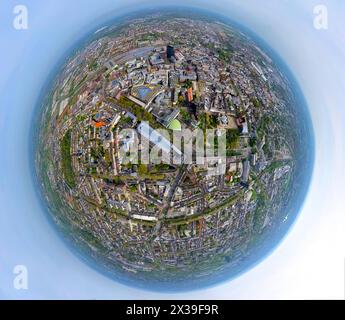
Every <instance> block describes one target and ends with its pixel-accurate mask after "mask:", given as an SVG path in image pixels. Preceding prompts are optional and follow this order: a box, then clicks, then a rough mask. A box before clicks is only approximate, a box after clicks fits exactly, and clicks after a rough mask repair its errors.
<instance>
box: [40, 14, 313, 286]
mask: <svg viewBox="0 0 345 320" xmlns="http://www.w3.org/2000/svg"><path fill="white" fill-rule="evenodd" d="M299 107H300V106H299V105H298V99H297V98H296V96H295V95H294V92H293V88H292V85H291V83H290V82H289V80H288V79H287V77H286V76H285V74H284V72H283V71H282V70H280V68H279V66H278V65H277V64H276V63H275V61H274V59H272V57H270V55H269V54H268V53H266V52H265V51H264V50H263V49H262V47H260V46H259V45H258V44H257V43H256V42H255V40H253V39H251V37H250V36H248V35H246V34H245V33H243V32H242V31H241V30H238V29H237V28H235V27H233V26H231V25H229V24H227V23H224V22H223V21H220V20H217V19H214V18H209V17H205V16H200V17H199V16H197V15H195V16H189V15H186V16H183V15H181V14H174V13H171V12H170V13H149V14H147V15H144V16H142V15H141V16H139V17H132V18H128V19H127V20H125V21H123V22H121V23H120V24H116V25H111V26H104V27H103V28H101V29H99V30H97V31H96V32H95V33H94V34H93V35H92V37H91V38H90V40H89V41H88V42H87V43H86V44H85V46H84V47H81V48H79V49H78V50H76V52H75V53H74V54H73V55H72V56H71V57H70V58H69V59H68V61H67V62H66V64H65V65H64V67H63V69H62V70H61V72H60V73H59V74H58V75H57V77H56V79H55V82H54V84H53V86H52V90H51V91H50V92H49V94H48V95H47V98H46V99H45V101H44V104H43V106H42V112H41V116H40V119H39V139H38V146H37V152H36V170H37V175H38V177H39V179H40V182H41V187H42V190H43V194H44V197H45V200H46V202H47V204H48V207H49V210H50V213H51V217H52V218H53V220H54V221H55V222H56V224H57V225H58V226H59V228H60V229H61V230H62V231H63V233H64V235H65V236H66V237H67V238H68V239H70V241H71V242H73V244H74V245H75V246H76V247H79V248H81V249H82V250H83V252H84V253H86V255H87V256H89V257H90V258H91V259H92V260H93V261H95V262H96V263H97V264H99V265H101V266H102V268H103V269H104V270H106V271H107V272H108V273H111V274H114V275H116V276H118V277H122V278H128V279H130V281H132V282H136V281H137V282H141V283H157V284H162V283H167V285H169V284H172V283H174V285H176V286H179V284H181V286H187V285H188V283H193V284H194V283H206V282H207V281H208V279H212V277H215V278H216V277H217V275H221V274H225V273H228V274H229V275H230V274H231V275H234V274H237V273H240V272H241V271H243V266H244V265H245V264H246V263H247V261H249V259H251V257H254V256H255V254H256V253H257V252H260V250H261V249H262V248H263V247H265V246H267V243H269V242H270V241H273V240H272V239H273V237H275V236H276V234H277V232H278V230H280V229H281V228H282V229H284V227H283V225H284V223H285V222H286V221H287V220H288V219H289V215H290V214H291V215H295V214H296V212H295V210H296V208H295V207H296V206H298V205H297V204H296V203H295V202H296V201H297V200H296V199H297V198H298V194H299V192H300V191H301V190H300V188H302V187H301V186H302V185H303V183H301V179H303V167H304V165H305V164H304V162H303V161H304V159H307V156H306V152H307V148H304V146H305V143H304V142H305V141H307V140H308V139H309V134H310V132H308V126H307V125H306V123H305V119H304V113H303V112H302V111H300V109H299ZM209 132H214V136H212V137H211V139H209V137H208V134H207V133H209ZM189 133H190V135H189ZM200 133H201V136H202V137H201V138H200V139H199V137H200ZM176 137H180V140H178V139H176ZM181 141H182V142H181ZM222 143H224V144H223V145H224V147H225V152H224V153H222V154H221V148H220V146H221V145H222ZM187 144H188V145H189V146H191V148H190V152H187V149H188V148H187ZM212 148H213V149H214V150H215V152H213V153H211V154H210V155H209V154H208V153H207V150H208V149H212ZM198 150H199V151H200V150H202V151H201V155H200V152H198ZM203 151H205V153H203ZM153 154H155V157H153V156H152V157H151V155H153ZM157 160H158V161H157Z"/></svg>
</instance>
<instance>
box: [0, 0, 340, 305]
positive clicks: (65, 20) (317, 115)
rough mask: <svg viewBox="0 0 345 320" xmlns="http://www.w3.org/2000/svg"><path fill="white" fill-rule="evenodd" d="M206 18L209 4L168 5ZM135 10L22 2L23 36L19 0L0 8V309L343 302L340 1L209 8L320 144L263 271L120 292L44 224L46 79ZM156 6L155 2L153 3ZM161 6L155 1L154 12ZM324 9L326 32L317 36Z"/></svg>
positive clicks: (77, 0)
mask: <svg viewBox="0 0 345 320" xmlns="http://www.w3.org/2000/svg"><path fill="white" fill-rule="evenodd" d="M179 2H180V3H183V4H190V5H195V4H196V5H198V6H200V7H206V8H207V7H208V6H210V5H208V4H207V3H209V1H202V0H201V1H188V0H185V1H175V3H176V4H178V3H179ZM138 3H143V4H144V3H148V2H147V1H135V0H129V1H128V0H126V1H124V0H122V1H114V0H98V1H87V0H74V1H67V0H59V1H58V0H55V1H52V0H44V1H43V0H42V1H39V0H36V1H33V0H31V1H29V0H23V1H20V4H25V5H27V7H28V9H29V30H25V31H17V30H15V29H14V28H13V27H12V20H13V17H14V16H13V14H12V11H13V7H14V5H16V4H18V2H17V1H11V0H2V1H1V2H0V43H1V53H0V57H1V59H0V128H1V133H2V139H1V142H0V150H1V157H0V203H1V209H0V298H1V297H2V298H22V299H28V298H82V299H95V298H106V299H110V298H114V299H117V298H121V299H150V298H162V299H165V298H167V299H174V298H185V299H193V298H199V299H202V298H209V299H212V298H223V299H226V298H238V299H240V298H273V299H274V298H343V297H344V258H345V252H344V251H345V250H344V243H345V236H344V234H345V233H344V228H345V214H344V210H345V205H344V185H343V183H344V181H345V174H344V158H345V150H344V143H345V141H344V138H345V126H344V123H345V121H344V120H345V111H344V110H345V109H344V101H345V99H344V98H345V97H344V88H345V72H344V71H345V38H344V37H343V33H344V30H345V2H344V1H342V0H318V1H314V0H305V1H298V0H279V1H277V0H261V1H256V0H228V1H226V0H222V1H217V0H215V1H212V6H211V9H212V10H214V11H219V12H221V13H223V14H224V15H227V16H229V17H230V18H231V19H233V20H235V21H238V22H240V23H241V24H243V25H244V26H247V27H248V28H250V29H251V30H253V31H254V32H256V33H257V34H258V35H259V36H260V37H262V38H263V39H264V40H265V41H266V42H267V43H268V44H269V45H270V46H271V47H272V48H273V49H274V50H275V51H277V52H278V53H279V54H280V56H281V57H282V58H283V59H284V60H285V62H286V63H287V65H288V66H289V67H290V69H291V71H292V72H293V74H294V75H295V77H296V78H297V80H298V82H299V83H300V86H301V89H302V91H303V92H304V94H305V97H306V100H307V102H308V104H309V107H310V113H311V116H312V120H313V124H314V129H315V136H316V166H315V172H314V176H313V181H312V185H311V189H310V192H309V195H308V197H307V200H306V202H305V205H304V208H303V211H302V213H301V215H300V216H299V218H298V219H297V222H296V224H295V225H294V227H293V228H292V230H291V232H290V233H289V235H288V236H287V237H286V238H285V239H284V241H283V242H282V244H281V245H280V246H279V247H278V248H277V249H276V250H275V251H274V253H273V254H271V255H270V256H269V257H268V258H267V259H265V261H263V262H262V263H261V264H259V265H258V266H256V267H255V268H254V269H252V270H251V271H249V272H247V273H246V274H244V275H242V276H241V277H239V278H237V279H235V280H233V281H231V282H228V283H224V284H221V285H219V286H217V287H214V288H210V289H204V290H200V291H195V292H191V293H179V294H161V293H154V292H147V291H142V290H138V289H134V288H130V287H126V286H123V285H120V284H118V283H116V282H114V281H112V280H109V279H108V278H106V277H104V276H102V275H101V274H99V273H98V272H97V271H95V270H93V269H91V268H89V267H88V266H87V265H86V264H84V263H83V262H81V261H80V260H79V259H78V258H77V257H76V256H75V255H74V254H73V253H72V252H71V251H70V250H69V249H68V248H67V247H66V246H65V244H64V243H63V242H62V241H61V239H60V238H59V236H58V235H57V234H56V232H55V231H54V230H53V229H52V227H51V225H50V224H49V223H48V221H47V218H46V216H45V214H44V213H43V212H42V210H41V208H40V206H39V202H38V200H37V198H36V195H35V193H34V191H33V190H32V182H31V173H30V167H29V158H28V156H29V155H28V144H29V141H28V139H29V138H28V137H29V128H30V124H31V120H32V113H33V109H34V107H35V105H36V102H37V98H38V95H39V93H40V92H39V90H40V88H41V86H42V85H43V84H44V82H45V80H46V78H47V75H48V73H49V72H50V71H51V69H52V67H53V66H54V64H55V63H56V62H57V61H58V60H59V59H60V58H61V56H62V55H63V54H64V53H65V52H66V50H67V49H68V48H69V47H70V46H72V45H73V44H74V43H75V41H77V40H78V39H79V38H80V36H81V35H83V34H85V33H87V31H88V30H91V29H93V27H94V25H95V23H97V22H101V20H100V19H101V17H102V16H104V15H108V16H109V17H110V16H111V12H115V14H119V13H121V12H124V11H126V10H131V9H132V8H137V7H138ZM151 3H153V2H151ZM156 3H158V4H159V3H161V1H156ZM316 4H325V5H327V7H328V10H329V29H328V30H322V31H318V30H316V29H315V28H314V27H313V18H314V16H313V8H314V5H316ZM17 264H24V265H26V266H27V267H28V270H29V290H27V291H17V290H15V289H14V288H13V285H12V281H13V278H14V276H13V273H12V270H13V267H14V266H15V265H17Z"/></svg>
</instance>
